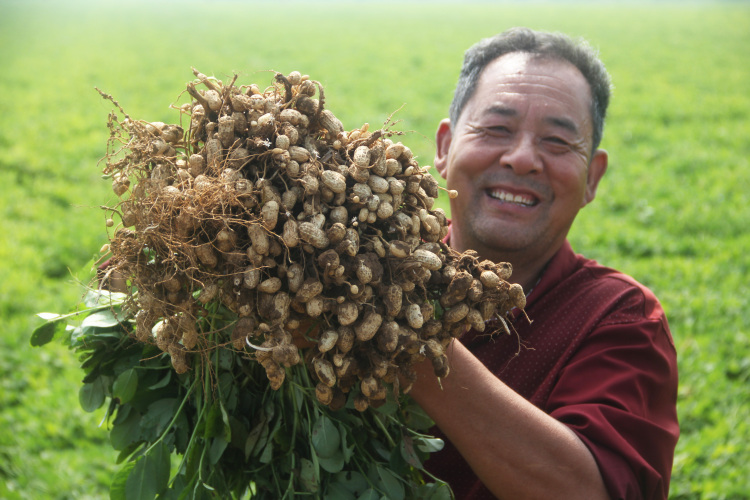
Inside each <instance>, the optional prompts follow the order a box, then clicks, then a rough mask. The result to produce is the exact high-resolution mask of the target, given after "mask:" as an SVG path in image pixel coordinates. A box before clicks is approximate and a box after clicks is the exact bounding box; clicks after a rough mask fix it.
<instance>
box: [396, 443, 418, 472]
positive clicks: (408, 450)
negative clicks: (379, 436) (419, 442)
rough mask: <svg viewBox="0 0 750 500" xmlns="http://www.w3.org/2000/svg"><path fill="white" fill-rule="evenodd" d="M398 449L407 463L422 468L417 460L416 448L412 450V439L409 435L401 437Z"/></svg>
mask: <svg viewBox="0 0 750 500" xmlns="http://www.w3.org/2000/svg"><path fill="white" fill-rule="evenodd" d="M399 451H400V452H401V457H403V459H404V460H405V461H406V463H407V464H409V465H411V466H412V467H414V468H416V469H421V468H422V462H421V460H419V457H418V456H417V452H416V450H414V441H413V440H412V438H411V437H409V436H406V435H404V437H403V439H401V444H400V445H399Z"/></svg>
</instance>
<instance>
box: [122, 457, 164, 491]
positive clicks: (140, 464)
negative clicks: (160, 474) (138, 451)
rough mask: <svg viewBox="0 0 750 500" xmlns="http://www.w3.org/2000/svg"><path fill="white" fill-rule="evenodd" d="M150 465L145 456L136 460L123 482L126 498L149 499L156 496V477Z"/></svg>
mask: <svg viewBox="0 0 750 500" xmlns="http://www.w3.org/2000/svg"><path fill="white" fill-rule="evenodd" d="M150 465H151V464H149V461H148V460H147V459H146V457H141V458H139V459H138V460H136V462H135V467H133V470H131V471H130V474H129V475H128V479H127V481H126V482H125V499H126V500H151V499H153V498H155V497H156V495H157V493H158V492H159V489H158V484H157V481H158V478H157V477H156V471H155V470H154V469H153V468H152V467H150Z"/></svg>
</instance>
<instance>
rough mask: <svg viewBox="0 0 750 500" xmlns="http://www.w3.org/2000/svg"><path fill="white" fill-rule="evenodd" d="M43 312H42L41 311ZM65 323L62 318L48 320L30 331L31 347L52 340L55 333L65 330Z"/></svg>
mask: <svg viewBox="0 0 750 500" xmlns="http://www.w3.org/2000/svg"><path fill="white" fill-rule="evenodd" d="M42 314H44V313H42ZM65 326H66V323H65V321H64V320H62V319H61V320H57V321H48V322H47V323H44V324H43V325H40V326H38V327H36V328H35V329H34V331H33V332H31V339H30V340H29V343H30V344H31V345H32V346H33V347H39V346H43V345H44V344H47V343H49V342H51V341H52V339H53V338H55V335H57V334H58V333H62V332H64V331H65Z"/></svg>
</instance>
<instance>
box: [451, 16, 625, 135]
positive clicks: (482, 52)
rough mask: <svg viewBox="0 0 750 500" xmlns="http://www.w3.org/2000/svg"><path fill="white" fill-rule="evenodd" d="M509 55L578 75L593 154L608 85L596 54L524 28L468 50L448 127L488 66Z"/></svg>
mask: <svg viewBox="0 0 750 500" xmlns="http://www.w3.org/2000/svg"><path fill="white" fill-rule="evenodd" d="M511 52H525V53H529V54H532V55H534V56H538V57H548V58H551V59H557V60H563V61H568V62H569V63H571V64H573V66H575V67H576V68H578V70H579V71H580V72H581V74H582V75H583V77H584V78H585V79H586V81H587V82H588V84H589V88H590V89H591V96H592V99H591V117H592V123H593V129H594V131H593V137H592V139H593V150H596V148H598V147H599V144H600V143H601V140H602V133H603V130H604V117H605V116H606V114H607V106H608V105H609V97H610V91H611V83H610V78H609V74H608V73H607V70H606V68H605V67H604V64H603V63H602V62H601V60H600V59H599V57H598V54H597V52H596V51H595V50H594V49H593V48H592V47H591V46H590V45H589V44H588V43H587V42H586V41H584V40H578V41H574V40H572V39H571V38H570V37H568V36H567V35H564V34H561V33H546V32H541V31H534V30H531V29H528V28H511V29H509V30H507V31H504V32H502V33H500V34H498V35H495V36H494V37H490V38H485V39H484V40H481V41H479V42H478V43H476V44H475V45H474V46H472V47H471V48H469V50H467V51H466V53H465V54H464V63H463V67H462V68H461V74H460V76H459V77H458V84H457V85H456V91H455V94H454V95H453V102H452V103H451V107H450V119H451V123H456V122H458V118H459V117H460V116H461V112H462V111H463V109H464V106H465V105H466V103H467V102H468V101H469V99H471V96H472V95H474V92H475V91H476V88H477V83H478V82H479V77H480V76H481V75H482V72H483V71H484V69H485V68H486V67H487V65H488V64H489V63H491V62H492V61H494V60H495V59H497V58H498V57H500V56H502V55H505V54H508V53H511Z"/></svg>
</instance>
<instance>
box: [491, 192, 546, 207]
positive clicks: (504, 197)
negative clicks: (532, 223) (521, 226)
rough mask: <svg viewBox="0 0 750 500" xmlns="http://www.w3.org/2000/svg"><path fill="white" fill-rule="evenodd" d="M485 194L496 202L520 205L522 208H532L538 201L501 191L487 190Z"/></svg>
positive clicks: (526, 196)
mask: <svg viewBox="0 0 750 500" xmlns="http://www.w3.org/2000/svg"><path fill="white" fill-rule="evenodd" d="M487 194H489V195H490V197H491V198H494V199H496V200H500V201H504V202H506V203H515V204H516V205H521V206H524V207H533V206H534V205H536V204H537V203H539V200H537V199H536V198H533V197H531V196H528V195H523V194H512V193H509V192H507V191H503V190H501V189H493V190H489V191H487Z"/></svg>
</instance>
